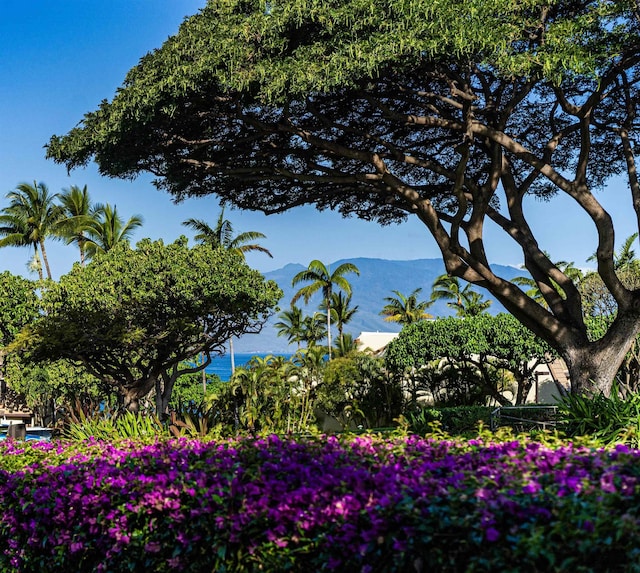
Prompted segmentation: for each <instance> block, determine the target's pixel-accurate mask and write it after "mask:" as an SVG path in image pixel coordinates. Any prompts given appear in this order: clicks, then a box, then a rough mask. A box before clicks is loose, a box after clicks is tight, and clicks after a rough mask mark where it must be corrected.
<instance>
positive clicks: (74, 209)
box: [55, 185, 100, 266]
mask: <svg viewBox="0 0 640 573" xmlns="http://www.w3.org/2000/svg"><path fill="white" fill-rule="evenodd" d="M58 200H59V202H60V207H61V208H62V213H63V218H62V219H61V220H60V222H59V223H58V225H57V227H56V230H55V231H56V234H57V235H59V236H60V237H61V238H62V239H63V240H64V241H65V242H66V244H67V245H70V244H71V243H75V244H76V245H77V246H78V249H79V251H80V264H81V265H82V266H84V263H85V259H86V257H85V246H86V243H87V232H88V231H89V230H90V229H92V228H94V227H95V225H96V223H97V222H99V217H100V206H98V207H95V206H93V205H92V204H91V198H90V196H89V191H88V189H87V186H86V185H85V186H84V187H82V188H80V187H78V186H77V185H72V186H71V187H69V188H68V189H63V190H62V193H61V194H60V195H59V199H58Z"/></svg>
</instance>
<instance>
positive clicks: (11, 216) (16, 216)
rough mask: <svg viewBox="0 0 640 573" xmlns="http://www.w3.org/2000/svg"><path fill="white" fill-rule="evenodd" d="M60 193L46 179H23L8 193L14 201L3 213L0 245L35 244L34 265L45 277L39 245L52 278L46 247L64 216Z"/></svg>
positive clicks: (19, 245)
mask: <svg viewBox="0 0 640 573" xmlns="http://www.w3.org/2000/svg"><path fill="white" fill-rule="evenodd" d="M57 197H58V195H57V193H54V194H51V193H49V188H48V187H47V186H46V185H45V184H44V183H42V182H40V183H36V182H35V181H34V182H33V185H32V184H30V183H20V184H19V185H18V186H17V187H16V189H15V190H13V191H10V192H9V193H8V194H7V199H9V201H10V203H9V206H8V207H5V208H4V209H2V212H1V214H0V236H2V237H3V238H2V239H0V247H8V246H13V247H33V250H34V261H33V262H34V266H36V267H37V268H38V269H39V272H38V274H39V276H40V279H42V278H43V275H42V267H41V265H40V260H39V256H38V249H40V254H41V255H42V260H43V261H44V266H45V268H46V270H47V277H48V278H49V279H50V278H51V269H50V268H49V259H48V258H47V250H46V248H45V244H44V242H45V239H46V238H47V237H51V236H53V235H54V229H55V227H56V225H57V223H58V221H59V220H60V218H61V216H62V212H61V208H60V207H59V206H58V205H56V203H55V200H56V198H57Z"/></svg>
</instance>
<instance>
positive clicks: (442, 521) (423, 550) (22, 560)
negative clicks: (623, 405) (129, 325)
mask: <svg viewBox="0 0 640 573" xmlns="http://www.w3.org/2000/svg"><path fill="white" fill-rule="evenodd" d="M0 452H1V453H0V465H1V466H2V467H3V469H2V470H0V516H1V517H0V547H2V548H3V549H2V550H0V570H2V571H15V572H18V573H20V572H27V571H29V572H33V571H45V570H46V571H48V572H51V573H53V572H56V571H60V572H62V571H64V572H67V571H113V572H119V571H139V570H152V571H259V570H262V571H303V570H306V571H366V572H373V571H393V572H395V571H433V570H435V571H497V570H502V571H506V572H508V571H512V572H515V571H518V572H523V571H565V570H569V569H571V570H572V571H594V570H597V571H625V572H626V571H636V570H638V569H639V568H640V567H639V566H638V553H639V551H640V550H639V549H638V546H639V541H640V522H639V519H638V515H639V513H640V512H639V510H640V507H639V505H640V485H639V481H640V464H639V463H638V458H639V456H640V452H638V451H635V450H630V449H629V448H627V447H626V446H622V445H619V446H617V447H616V448H614V449H609V450H603V449H589V448H587V447H583V446H577V445H572V444H560V443H557V442H556V443H553V440H548V445H543V444H541V443H538V442H532V441H529V440H527V439H515V438H511V439H507V440H505V441H502V442H492V441H490V440H487V436H484V437H482V438H479V439H475V440H470V441H468V442H462V441H454V440H451V439H442V436H440V437H439V438H438V439H432V438H427V439H424V438H420V437H417V436H407V435H400V434H394V435H391V436H388V437H387V438H381V437H376V436H371V435H366V436H357V437H354V436H346V435H345V436H342V437H328V438H327V437H322V438H313V437H308V438H298V439H295V438H291V437H276V436H275V435H271V436H267V437H259V438H240V439H232V440H225V441H210V442H202V441H197V440H190V439H179V440H173V441H166V440H165V441H155V442H153V443H147V444H145V443H141V442H121V443H116V444H113V443H106V442H96V441H87V442H84V443H79V442H76V443H69V444H66V445H65V444H62V443H48V444H37V445H28V444H27V445H25V444H18V443H16V442H12V441H7V442H5V443H4V444H2V445H1V446H0Z"/></svg>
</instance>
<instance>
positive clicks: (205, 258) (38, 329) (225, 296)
mask: <svg viewBox="0 0 640 573" xmlns="http://www.w3.org/2000/svg"><path fill="white" fill-rule="evenodd" d="M281 295H282V293H281V291H280V289H278V287H277V285H276V284H275V283H273V282H266V281H265V280H264V278H263V277H262V275H260V273H258V272H257V271H254V270H252V269H250V268H249V267H248V266H247V265H246V264H244V263H243V262H242V260H241V259H240V258H239V257H238V256H237V255H234V254H233V253H231V252H228V251H225V250H224V249H214V248H212V247H210V246H207V245H196V246H195V247H193V248H189V247H188V246H187V242H186V239H184V238H183V239H180V240H178V241H176V242H174V243H172V244H170V245H164V243H163V242H162V241H156V242H152V241H150V240H148V239H145V240H144V241H141V242H140V243H138V245H137V247H136V249H132V248H131V247H130V246H129V245H128V244H127V243H120V244H118V245H117V246H116V247H114V248H113V249H111V250H110V251H108V252H107V253H102V254H100V255H98V256H96V257H95V259H93V260H92V261H91V263H90V264H88V265H87V266H86V267H81V266H80V265H75V266H74V268H73V269H72V271H71V272H70V273H69V274H67V275H65V276H63V277H62V278H61V279H60V282H59V283H56V284H52V285H50V286H49V287H48V288H47V290H46V291H45V292H44V295H43V307H44V309H45V311H46V313H45V314H44V315H43V316H42V317H41V318H40V319H39V320H38V322H37V323H36V324H35V325H34V326H33V327H32V328H31V329H30V330H29V332H28V333H26V334H25V337H24V339H23V340H22V347H23V348H24V349H26V350H27V351H28V355H29V357H30V358H31V359H33V360H45V359H60V358H65V359H68V360H72V361H75V362H80V363H82V364H83V365H84V367H85V368H86V369H87V370H88V371H89V372H90V373H92V374H93V375H94V376H96V377H97V378H99V379H100V380H102V381H103V382H104V383H105V384H108V385H111V386H112V387H114V388H116V389H117V391H118V392H119V394H120V395H121V396H122V398H123V401H124V403H125V406H127V407H130V408H133V409H135V408H136V407H137V404H138V402H139V400H140V399H141V398H143V397H144V396H146V395H148V394H149V393H150V392H151V391H152V390H155V391H156V404H157V410H158V413H163V412H166V411H167V409H168V403H169V400H170V398H171V392H172V389H173V385H174V383H175V381H176V379H177V378H178V376H180V375H181V374H186V373H188V372H189V371H197V370H198V369H201V368H204V365H203V364H201V365H200V366H193V367H189V368H186V367H183V366H181V364H183V361H189V360H191V359H193V357H195V356H197V355H199V354H201V353H202V352H204V353H205V354H208V353H210V352H212V351H216V350H218V349H221V348H222V346H223V345H224V343H225V342H226V341H227V340H228V339H229V338H230V337H231V336H239V335H241V334H243V333H246V332H257V331H259V329H260V328H261V326H262V324H263V323H264V321H265V320H266V319H267V318H268V317H269V315H270V314H271V312H272V308H273V307H274V306H275V304H276V302H277V300H278V299H279V297H280V296H281Z"/></svg>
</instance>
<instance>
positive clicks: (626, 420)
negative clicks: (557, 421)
mask: <svg viewBox="0 0 640 573" xmlns="http://www.w3.org/2000/svg"><path fill="white" fill-rule="evenodd" d="M617 389H618V388H617V384H616V383H614V385H613V390H615V391H612V392H611V394H610V395H609V396H605V395H604V394H602V393H599V394H592V395H587V394H583V395H576V394H567V395H566V396H564V397H563V398H562V399H561V401H560V403H559V412H560V415H561V421H562V423H563V430H564V431H565V432H566V433H567V435H568V436H569V437H575V436H587V435H588V436H591V437H593V438H595V439H597V440H599V441H601V442H602V443H603V444H605V445H611V444H615V443H627V444H628V445H630V446H632V447H634V448H637V447H640V394H638V393H634V394H630V395H628V396H627V397H626V399H622V398H621V397H620V396H619V394H618V392H617Z"/></svg>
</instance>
